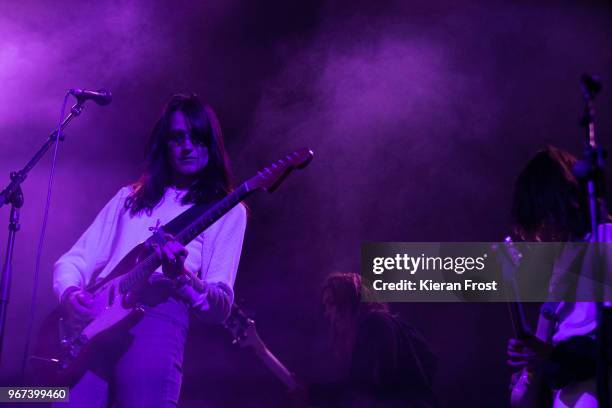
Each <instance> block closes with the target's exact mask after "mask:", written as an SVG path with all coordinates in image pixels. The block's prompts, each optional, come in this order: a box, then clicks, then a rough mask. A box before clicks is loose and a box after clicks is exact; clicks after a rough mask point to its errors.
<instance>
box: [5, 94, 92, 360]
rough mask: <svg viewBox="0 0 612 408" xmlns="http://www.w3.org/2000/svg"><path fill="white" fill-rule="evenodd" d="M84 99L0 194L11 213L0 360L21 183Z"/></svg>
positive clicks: (75, 115) (79, 111)
mask: <svg viewBox="0 0 612 408" xmlns="http://www.w3.org/2000/svg"><path fill="white" fill-rule="evenodd" d="M84 103H85V99H77V103H76V104H75V105H74V106H73V107H72V108H71V109H70V113H69V114H68V116H66V118H65V119H64V120H63V121H62V123H61V125H60V130H59V135H58V131H57V130H55V131H54V132H53V133H51V135H49V139H48V140H47V141H46V142H45V143H44V144H43V145H42V146H41V148H40V149H38V151H37V152H36V154H35V155H34V157H32V159H30V161H29V162H28V163H27V164H26V165H25V167H24V168H23V169H21V170H19V171H13V172H11V174H10V178H11V182H10V183H9V185H8V186H7V187H6V188H5V189H4V190H2V191H1V192H0V207H2V206H3V205H4V204H11V213H10V216H9V234H8V244H7V246H6V255H5V259H4V265H3V268H2V279H1V280H0V359H1V358H2V348H3V344H4V331H5V330H4V329H5V326H6V311H7V306H8V302H9V294H10V291H11V277H12V276H11V275H12V272H13V271H12V263H13V249H14V247H15V234H16V233H17V231H19V228H20V225H19V210H20V208H21V207H22V206H23V191H22V190H21V183H23V181H24V180H25V179H26V177H27V176H28V173H29V172H30V170H32V168H33V167H34V166H35V165H36V163H38V161H39V160H40V159H41V158H42V157H43V156H44V155H45V153H46V152H47V150H49V148H50V147H51V145H52V144H54V143H55V142H56V140H57V138H58V137H59V140H60V141H63V140H64V134H63V132H62V130H64V128H66V127H67V126H68V124H69V123H70V122H71V121H72V120H73V119H74V118H75V117H77V116H79V115H80V114H81V112H82V111H83V104H84Z"/></svg>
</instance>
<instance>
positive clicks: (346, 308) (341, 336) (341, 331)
mask: <svg viewBox="0 0 612 408" xmlns="http://www.w3.org/2000/svg"><path fill="white" fill-rule="evenodd" d="M325 292H328V293H329V294H330V295H331V298H332V302H333V304H334V307H335V308H336V310H337V312H338V316H339V319H338V320H337V321H335V322H333V323H332V326H331V327H330V329H331V332H330V334H331V339H330V340H331V346H332V348H333V352H334V354H335V355H336V356H337V357H338V358H339V359H340V361H341V362H342V363H344V364H347V363H348V362H349V360H350V356H351V354H352V352H353V346H354V341H355V335H356V334H357V327H356V325H357V322H358V320H359V319H360V318H361V317H363V316H365V315H366V314H368V313H369V312H373V311H381V312H387V313H388V312H389V307H388V305H387V304H386V303H381V302H374V301H371V300H373V298H374V294H372V293H371V291H370V290H369V288H368V286H367V285H365V284H364V282H362V280H361V276H360V275H358V274H356V273H353V272H334V273H332V274H330V275H329V276H328V277H327V278H326V279H325V283H324V284H323V288H322V290H321V294H322V295H324V294H325ZM364 299H368V300H370V301H367V302H364V301H362V300H364Z"/></svg>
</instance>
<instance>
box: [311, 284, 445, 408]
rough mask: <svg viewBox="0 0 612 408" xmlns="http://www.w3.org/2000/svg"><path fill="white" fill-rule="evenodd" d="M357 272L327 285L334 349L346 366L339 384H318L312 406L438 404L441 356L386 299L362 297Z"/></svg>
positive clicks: (325, 303)
mask: <svg viewBox="0 0 612 408" xmlns="http://www.w3.org/2000/svg"><path fill="white" fill-rule="evenodd" d="M366 290H367V288H366V287H365V286H364V285H362V282H361V277H360V276H359V275H357V274H355V273H334V274H331V275H330V276H329V277H328V278H327V280H326V281H325V285H324V287H323V299H322V300H323V307H324V314H325V318H326V320H327V321H328V323H329V325H330V330H331V342H332V348H333V351H334V352H335V354H336V356H337V357H338V358H339V360H340V363H341V365H343V366H344V367H346V370H345V371H346V374H345V376H344V379H343V380H342V381H341V382H339V383H332V384H312V385H310V387H309V388H308V402H309V405H312V406H350V407H376V406H381V407H394V406H397V407H434V406H437V402H436V398H435V396H434V394H433V391H432V388H431V387H432V382H433V377H434V373H435V370H436V364H437V363H436V358H435V356H434V354H433V353H432V352H431V350H430V348H429V346H428V344H427V342H426V341H425V339H424V338H423V337H422V336H421V335H420V334H419V333H418V332H417V331H416V330H415V329H414V328H412V327H410V326H409V325H407V324H406V323H404V322H403V321H402V320H401V319H400V318H399V317H398V316H397V315H395V314H393V313H391V312H390V310H389V307H388V305H387V304H385V303H377V302H368V301H362V298H367V296H365V291H366Z"/></svg>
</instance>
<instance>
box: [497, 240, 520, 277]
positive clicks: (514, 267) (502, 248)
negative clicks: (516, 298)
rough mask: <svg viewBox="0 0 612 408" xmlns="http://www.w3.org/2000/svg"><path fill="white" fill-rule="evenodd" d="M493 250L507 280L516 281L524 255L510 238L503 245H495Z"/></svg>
mask: <svg viewBox="0 0 612 408" xmlns="http://www.w3.org/2000/svg"><path fill="white" fill-rule="evenodd" d="M493 249H494V250H495V252H497V254H498V255H499V256H498V259H499V262H500V265H501V268H502V275H503V276H504V279H505V280H515V279H516V274H517V271H518V268H519V266H520V264H521V260H522V259H523V254H522V253H521V251H519V249H518V248H517V247H516V245H514V241H512V238H511V237H510V236H507V237H506V238H504V242H503V243H502V244H495V245H494V247H493Z"/></svg>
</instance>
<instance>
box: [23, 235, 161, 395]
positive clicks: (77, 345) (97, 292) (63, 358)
mask: <svg viewBox="0 0 612 408" xmlns="http://www.w3.org/2000/svg"><path fill="white" fill-rule="evenodd" d="M148 253H149V251H147V250H145V248H144V245H143V244H140V245H138V246H137V247H135V248H134V249H132V251H130V252H129V253H128V254H127V255H126V256H125V257H124V258H123V259H122V260H121V262H120V263H119V264H118V265H117V267H115V268H114V269H113V270H112V271H111V273H110V274H109V275H108V277H106V278H104V279H102V280H101V281H99V282H97V283H95V284H93V285H90V286H89V287H88V288H87V291H88V292H90V293H91V294H92V298H93V304H92V309H93V311H94V315H95V317H94V318H93V319H92V320H91V321H89V322H88V323H86V324H85V325H77V324H74V323H72V322H69V321H67V319H66V318H65V317H64V316H63V310H62V307H57V308H56V309H55V310H54V311H53V312H52V313H51V314H50V315H49V316H48V317H47V318H46V319H45V321H44V322H43V325H42V328H41V331H40V335H39V341H38V343H37V345H36V349H35V350H36V351H35V353H33V355H32V356H31V357H30V360H31V361H32V362H33V363H35V364H36V365H37V366H39V367H37V368H36V369H35V370H34V376H35V378H36V380H37V381H38V383H44V384H47V385H55V386H72V385H74V384H75V383H76V382H77V381H78V380H79V379H80V377H81V376H82V375H83V374H84V373H85V371H87V369H88V367H90V366H91V365H92V363H93V361H92V359H93V358H95V355H98V356H99V353H94V352H95V350H97V349H99V348H100V347H103V346H104V345H110V343H112V342H113V340H114V339H117V338H118V336H121V335H122V334H125V332H126V331H127V330H129V329H130V328H131V327H132V326H134V325H135V324H136V323H138V321H139V320H140V319H141V317H142V316H143V314H144V311H143V309H142V308H141V307H139V306H137V305H136V303H135V299H136V296H135V294H134V293H133V292H128V293H125V294H122V293H121V292H120V290H119V285H120V281H121V279H122V277H123V275H125V273H127V271H129V270H130V269H132V268H133V267H134V266H135V265H136V264H138V262H139V260H140V259H141V258H142V256H143V255H146V254H148ZM58 333H59V335H58ZM45 365H46V366H47V367H46V368H45V367H44V366H45Z"/></svg>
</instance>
